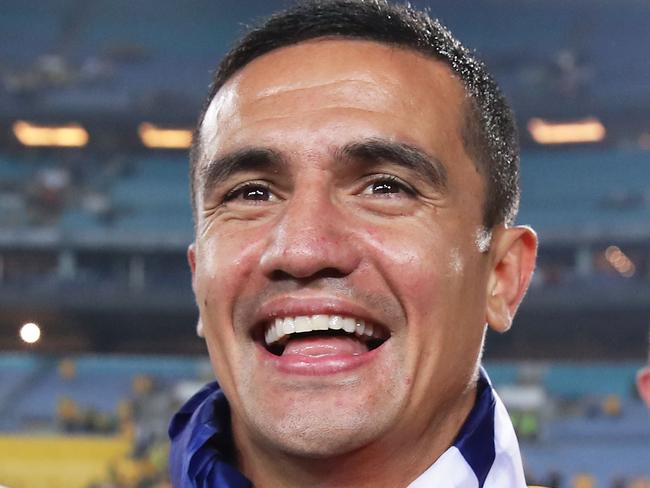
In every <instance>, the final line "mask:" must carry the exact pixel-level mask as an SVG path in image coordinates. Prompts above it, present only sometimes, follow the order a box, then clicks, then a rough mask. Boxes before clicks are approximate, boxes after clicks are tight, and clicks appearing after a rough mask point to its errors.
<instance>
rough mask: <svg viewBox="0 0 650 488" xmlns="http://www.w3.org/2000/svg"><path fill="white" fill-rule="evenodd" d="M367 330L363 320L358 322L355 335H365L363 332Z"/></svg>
mask: <svg viewBox="0 0 650 488" xmlns="http://www.w3.org/2000/svg"><path fill="white" fill-rule="evenodd" d="M365 329H366V324H365V323H364V322H363V320H359V321H357V324H356V330H355V331H354V333H355V334H357V335H363V331H364V330H365Z"/></svg>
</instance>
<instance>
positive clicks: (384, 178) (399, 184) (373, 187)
mask: <svg viewBox="0 0 650 488" xmlns="http://www.w3.org/2000/svg"><path fill="white" fill-rule="evenodd" d="M395 193H397V194H399V193H403V194H405V195H406V196H414V195H415V190H413V188H411V187H410V186H409V185H407V184H406V183H404V182H403V181H402V180H400V179H399V178H397V177H395V176H390V175H380V176H378V177H377V178H376V179H375V180H374V181H372V182H371V183H370V184H369V185H368V186H367V187H366V188H365V189H364V190H363V192H362V194H363V195H382V194H383V195H386V194H395Z"/></svg>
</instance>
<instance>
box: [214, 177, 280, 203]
mask: <svg viewBox="0 0 650 488" xmlns="http://www.w3.org/2000/svg"><path fill="white" fill-rule="evenodd" d="M276 198H277V197H276V196H275V195H274V194H273V193H272V192H271V190H270V188H269V187H268V185H266V184H264V183H253V182H250V183H244V184H242V185H239V186H237V187H235V188H234V189H232V190H230V191H229V192H228V193H227V194H226V196H225V197H224V199H223V201H224V202H232V201H234V200H246V201H250V202H268V201H273V200H276Z"/></svg>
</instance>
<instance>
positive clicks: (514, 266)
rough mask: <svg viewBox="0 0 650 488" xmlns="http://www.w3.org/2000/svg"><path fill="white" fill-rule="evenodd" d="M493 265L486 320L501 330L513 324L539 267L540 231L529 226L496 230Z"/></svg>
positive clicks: (496, 329)
mask: <svg viewBox="0 0 650 488" xmlns="http://www.w3.org/2000/svg"><path fill="white" fill-rule="evenodd" d="M489 252H490V254H491V256H492V269H491V271H490V277H489V279H488V281H487V283H488V287H487V290H486V292H487V310H486V315H487V316H486V322H487V323H488V325H489V326H490V327H491V328H492V329H494V330H495V331H497V332H505V331H507V330H508V329H509V328H510V326H511V325H512V319H513V317H514V315H515V312H516V311H517V307H519V304H520V303H521V300H522V299H523V298H524V294H525V293H526V290H527V289H528V285H529V284H530V280H531V278H532V276H533V270H534V269H535V259H536V257H537V234H535V232H534V231H533V230H532V229H531V228H530V227H525V226H518V227H510V228H508V227H505V226H500V227H497V228H495V229H493V231H492V244H491V246H490V251H489Z"/></svg>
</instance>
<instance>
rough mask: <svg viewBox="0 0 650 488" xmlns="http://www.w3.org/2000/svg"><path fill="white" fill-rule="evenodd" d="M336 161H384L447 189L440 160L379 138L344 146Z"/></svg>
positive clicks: (445, 177) (445, 171)
mask: <svg viewBox="0 0 650 488" xmlns="http://www.w3.org/2000/svg"><path fill="white" fill-rule="evenodd" d="M337 152H339V153H340V156H339V157H338V158H337V159H356V160H369V161H380V160H385V161H386V162H390V163H393V164H397V165H398V166H402V167H404V168H406V169H409V170H411V171H414V172H416V173H418V174H420V175H422V176H423V177H424V178H425V179H426V180H427V181H428V183H429V184H431V185H432V186H434V187H435V188H437V189H438V190H441V191H444V190H446V189H447V170H446V168H445V166H444V165H443V164H442V162H441V161H440V160H438V159H437V158H434V157H432V156H430V155H428V154H427V153H426V152H425V151H424V150H422V149H420V148H419V147H417V146H414V145H411V144H407V143H403V142H394V141H389V140H386V139H381V138H371V139H364V140H362V141H358V142H351V143H349V144H346V145H345V146H344V147H343V148H342V149H341V150H340V151H337Z"/></svg>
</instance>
